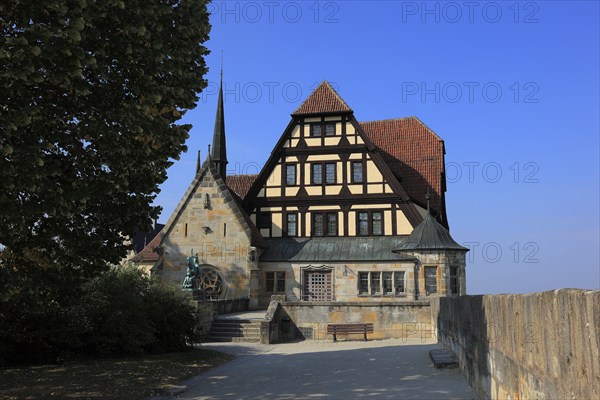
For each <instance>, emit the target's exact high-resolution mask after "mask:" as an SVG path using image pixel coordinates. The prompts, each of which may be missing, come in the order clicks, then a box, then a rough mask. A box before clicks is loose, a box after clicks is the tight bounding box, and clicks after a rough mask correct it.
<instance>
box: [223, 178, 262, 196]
mask: <svg viewBox="0 0 600 400" xmlns="http://www.w3.org/2000/svg"><path fill="white" fill-rule="evenodd" d="M256 178H258V175H228V176H227V182H226V183H227V187H229V189H230V190H232V191H233V192H234V193H235V194H237V195H238V196H240V198H241V199H242V200H243V199H244V197H246V194H247V193H248V191H249V190H250V188H251V187H252V184H253V183H254V181H255V180H256Z"/></svg>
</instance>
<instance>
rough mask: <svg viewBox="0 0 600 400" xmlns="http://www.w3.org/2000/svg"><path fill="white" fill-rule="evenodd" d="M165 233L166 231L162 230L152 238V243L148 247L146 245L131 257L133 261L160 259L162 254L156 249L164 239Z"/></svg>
mask: <svg viewBox="0 0 600 400" xmlns="http://www.w3.org/2000/svg"><path fill="white" fill-rule="evenodd" d="M163 235H164V232H163V231H160V232H159V233H158V234H157V235H156V236H154V239H152V240H151V241H150V243H148V244H147V245H146V247H144V249H143V250H142V251H140V252H139V253H137V254H136V255H135V256H133V257H132V258H131V261H133V262H134V263H139V262H156V261H158V259H159V257H160V256H159V254H158V253H157V252H156V251H154V250H155V249H156V248H157V247H158V246H159V245H160V241H161V240H162V238H163Z"/></svg>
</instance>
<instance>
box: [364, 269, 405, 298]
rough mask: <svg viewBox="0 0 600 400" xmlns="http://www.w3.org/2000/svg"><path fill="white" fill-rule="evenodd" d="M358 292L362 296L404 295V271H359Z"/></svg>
mask: <svg viewBox="0 0 600 400" xmlns="http://www.w3.org/2000/svg"><path fill="white" fill-rule="evenodd" d="M358 294H359V295H363V296H366V295H371V296H381V295H384V296H398V295H405V294H406V293H405V285H404V271H383V272H379V271H371V272H359V273H358Z"/></svg>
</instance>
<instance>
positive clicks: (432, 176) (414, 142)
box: [360, 117, 446, 219]
mask: <svg viewBox="0 0 600 400" xmlns="http://www.w3.org/2000/svg"><path fill="white" fill-rule="evenodd" d="M360 125H361V126H362V128H363V130H364V131H365V133H366V134H367V136H368V137H369V139H370V140H371V142H373V144H374V145H375V146H376V147H377V148H379V149H380V150H381V151H380V153H381V154H382V156H383V159H384V161H385V162H386V164H387V165H388V166H389V167H390V169H391V170H392V171H393V172H394V175H396V177H397V178H398V180H399V181H400V184H401V185H402V187H403V188H404V189H405V190H406V192H407V194H408V195H409V196H410V198H411V199H412V200H413V201H414V202H415V203H417V204H420V205H421V206H424V205H425V194H426V193H427V189H428V188H429V189H430V194H431V207H432V208H433V209H435V210H437V211H439V212H441V213H442V215H443V216H444V219H445V214H446V212H445V210H444V209H443V205H444V202H443V201H442V195H443V193H444V192H445V191H446V188H445V186H444V181H443V178H442V174H443V173H444V153H445V150H444V141H443V140H442V138H440V137H439V136H438V135H436V134H435V133H434V132H433V131H432V130H431V129H429V128H428V127H427V126H426V125H425V124H424V123H423V122H421V120H419V119H418V118H417V117H406V118H398V119H387V120H380V121H368V122H360Z"/></svg>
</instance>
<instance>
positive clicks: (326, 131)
mask: <svg viewBox="0 0 600 400" xmlns="http://www.w3.org/2000/svg"><path fill="white" fill-rule="evenodd" d="M310 136H311V137H320V136H335V124H332V123H317V124H311V125H310Z"/></svg>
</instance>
